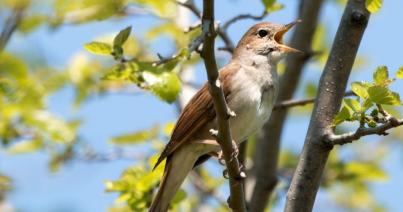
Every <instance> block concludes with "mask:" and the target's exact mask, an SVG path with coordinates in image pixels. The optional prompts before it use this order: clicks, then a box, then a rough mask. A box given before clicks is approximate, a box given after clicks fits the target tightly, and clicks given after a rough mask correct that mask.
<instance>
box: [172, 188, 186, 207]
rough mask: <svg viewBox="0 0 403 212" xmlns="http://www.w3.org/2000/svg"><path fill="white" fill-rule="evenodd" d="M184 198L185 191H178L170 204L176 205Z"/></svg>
mask: <svg viewBox="0 0 403 212" xmlns="http://www.w3.org/2000/svg"><path fill="white" fill-rule="evenodd" d="M185 198H186V191H185V190H183V189H179V191H178V192H176V194H175V196H174V198H173V200H172V204H178V203H180V202H181V201H182V200H184V199H185Z"/></svg>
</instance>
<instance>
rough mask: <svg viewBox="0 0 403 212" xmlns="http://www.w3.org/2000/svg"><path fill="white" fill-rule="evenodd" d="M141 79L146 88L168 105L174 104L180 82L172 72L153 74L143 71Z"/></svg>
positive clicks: (179, 88)
mask: <svg viewBox="0 0 403 212" xmlns="http://www.w3.org/2000/svg"><path fill="white" fill-rule="evenodd" d="M143 78H144V80H145V82H146V83H147V87H149V89H150V90H151V91H152V92H153V93H154V94H155V95H157V96H158V97H160V98H161V99H162V100H164V101H166V102H168V103H172V102H174V101H175V100H176V98H177V97H178V94H179V92H180V90H181V82H180V80H179V78H178V76H177V75H176V74H175V73H172V72H163V73H161V74H153V73H151V72H147V71H145V72H143Z"/></svg>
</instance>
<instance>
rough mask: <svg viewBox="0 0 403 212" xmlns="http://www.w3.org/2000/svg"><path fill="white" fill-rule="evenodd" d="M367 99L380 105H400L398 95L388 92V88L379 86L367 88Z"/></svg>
mask: <svg viewBox="0 0 403 212" xmlns="http://www.w3.org/2000/svg"><path fill="white" fill-rule="evenodd" d="M368 94H369V98H370V99H371V100H372V101H373V102H375V103H377V104H382V105H400V104H401V102H400V96H399V94H398V93H394V92H392V91H390V90H389V89H388V88H385V87H381V86H372V87H370V88H368Z"/></svg>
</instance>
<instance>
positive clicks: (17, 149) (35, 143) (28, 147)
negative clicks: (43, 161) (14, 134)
mask: <svg viewBox="0 0 403 212" xmlns="http://www.w3.org/2000/svg"><path fill="white" fill-rule="evenodd" d="M42 147H43V143H42V141H41V140H39V139H35V140H28V141H21V142H18V143H17V144H14V145H13V146H11V147H10V148H8V149H7V152H8V153H10V154H23V153H31V152H35V151H37V150H39V149H41V148H42Z"/></svg>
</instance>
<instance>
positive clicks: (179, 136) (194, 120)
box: [154, 63, 239, 169]
mask: <svg viewBox="0 0 403 212" xmlns="http://www.w3.org/2000/svg"><path fill="white" fill-rule="evenodd" d="M234 69H239V64H236V63H231V64H229V65H228V66H227V67H226V68H225V69H224V70H223V71H221V72H220V81H221V82H223V91H224V96H225V98H226V101H227V102H228V101H229V99H228V97H229V96H230V93H231V92H230V89H229V87H230V82H231V80H229V79H228V78H229V77H231V72H233V71H234ZM215 117H216V114H215V110H214V105H213V99H212V98H211V96H210V93H209V92H208V84H207V83H205V84H204V85H203V87H202V88H201V89H200V90H199V91H198V92H197V93H196V94H195V95H194V96H193V97H192V99H191V100H190V101H189V103H188V104H187V105H186V107H185V108H184V109H183V111H182V113H181V114H180V116H179V119H178V121H177V122H176V125H175V128H174V130H173V132H172V135H171V139H170V140H169V142H168V144H167V145H166V146H165V148H164V150H163V151H162V153H161V155H160V157H159V158H158V160H157V163H156V164H155V166H154V169H155V168H156V167H157V166H158V165H159V164H160V163H161V162H162V161H163V160H164V159H165V158H168V157H169V155H171V154H172V153H173V152H174V151H175V150H176V149H177V148H178V147H180V146H181V145H183V144H184V143H186V142H189V141H192V140H195V139H202V138H195V136H196V135H197V133H198V132H199V131H201V130H203V127H205V126H206V124H207V123H209V122H211V121H212V120H214V119H215ZM207 131H208V129H207ZM204 134H205V133H204ZM209 138H210V139H213V138H212V137H209Z"/></svg>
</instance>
